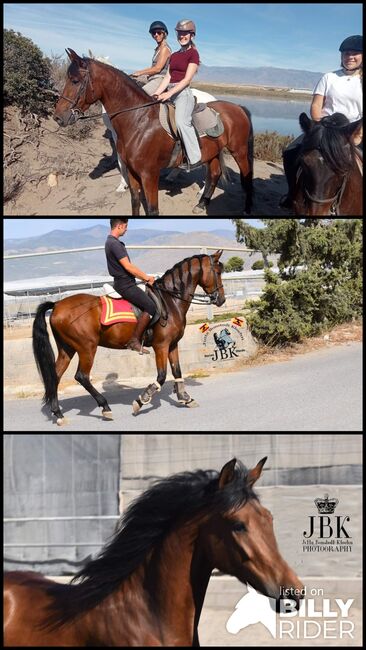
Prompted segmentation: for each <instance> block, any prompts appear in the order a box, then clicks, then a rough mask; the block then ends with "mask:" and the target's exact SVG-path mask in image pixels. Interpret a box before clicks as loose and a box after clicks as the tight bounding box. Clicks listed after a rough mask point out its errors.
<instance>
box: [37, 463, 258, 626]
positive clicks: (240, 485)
mask: <svg viewBox="0 0 366 650" xmlns="http://www.w3.org/2000/svg"><path fill="white" fill-rule="evenodd" d="M247 473H248V470H247V469H246V467H245V466H244V465H243V464H242V463H241V462H240V461H237V463H236V467H235V475H234V479H233V481H231V482H230V483H229V484H227V485H226V486H225V487H224V488H223V489H220V490H219V489H218V479H219V473H218V472H216V471H214V470H207V471H204V470H197V471H194V472H182V473H180V474H174V475H173V476H170V477H168V478H165V479H163V480H161V481H159V482H157V483H155V484H154V485H153V486H152V487H151V488H150V489H148V490H147V491H146V492H144V493H143V494H142V495H141V496H140V497H139V498H138V499H136V500H135V501H134V502H133V503H132V504H131V505H130V506H129V508H128V509H127V510H126V512H125V514H124V515H123V516H122V518H121V520H120V522H119V524H118V526H117V529H116V532H115V533H114V535H113V536H112V538H111V540H110V541H109V543H107V545H106V546H105V547H104V548H103V549H102V551H101V552H100V553H99V555H98V556H97V558H96V559H94V560H91V561H89V562H88V563H87V564H86V565H85V567H84V568H83V569H81V570H80V571H79V572H78V573H77V574H76V575H75V576H74V578H73V580H72V583H74V581H76V580H80V582H78V583H77V584H71V585H61V584H50V586H48V587H47V593H48V595H50V596H51V597H52V598H53V603H52V605H51V606H50V608H49V616H48V619H47V621H46V624H45V627H47V628H50V627H51V628H53V629H56V628H57V627H58V626H60V625H64V624H66V623H67V622H68V621H71V620H73V619H74V618H75V617H77V616H79V615H80V614H82V613H83V612H86V611H88V610H90V609H91V608H93V607H95V606H96V605H97V604H98V603H100V602H101V601H102V600H104V599H105V598H106V597H107V596H109V595H110V594H111V593H113V592H114V591H115V590H116V589H117V588H118V587H119V586H120V584H121V583H122V582H123V581H124V580H126V578H128V577H129V576H130V575H131V574H132V573H133V572H134V571H135V570H136V569H137V568H138V567H139V566H140V565H141V564H142V563H143V562H144V560H145V558H146V556H147V555H148V554H149V553H150V552H152V551H153V550H154V549H156V548H157V547H158V546H159V545H160V544H161V543H162V541H163V539H164V538H165V536H166V535H167V534H168V533H169V532H170V531H172V530H173V529H174V526H177V525H178V524H179V523H183V522H185V521H189V520H192V519H193V518H195V517H196V516H197V515H199V514H201V513H202V514H214V513H224V512H227V511H232V510H237V509H238V508H240V507H241V506H242V505H244V503H246V502H247V501H248V500H249V499H258V497H257V496H256V494H255V493H254V491H253V490H252V489H251V488H249V487H248V486H247V485H246V477H247Z"/></svg>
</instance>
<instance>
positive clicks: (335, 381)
mask: <svg viewBox="0 0 366 650" xmlns="http://www.w3.org/2000/svg"><path fill="white" fill-rule="evenodd" d="M152 379H153V378H152ZM186 385H187V389H188V392H189V393H190V394H191V395H192V397H194V399H195V400H197V402H199V404H200V408H198V409H187V408H184V407H180V406H179V405H178V404H177V402H176V400H175V396H174V395H173V394H172V390H173V384H172V382H167V384H166V386H164V388H163V390H162V392H161V394H160V395H157V396H156V397H155V400H154V403H153V405H150V406H149V407H147V408H146V409H145V410H144V411H141V413H140V414H139V415H138V416H137V417H133V416H132V415H131V412H132V411H131V403H132V401H133V400H134V399H135V398H136V397H137V396H138V395H139V393H140V392H141V390H140V389H131V388H129V389H123V388H121V390H119V391H118V392H116V391H113V392H109V391H108V390H107V391H106V395H107V399H108V401H109V403H110V405H111V408H112V409H113V413H114V418H115V420H114V421H113V422H105V421H104V420H103V419H102V417H101V415H100V410H99V409H98V408H97V407H96V408H94V404H95V402H94V401H93V399H92V398H91V397H90V396H89V395H88V394H86V393H84V392H83V390H82V389H81V391H80V395H79V394H78V395H73V396H71V397H70V396H69V395H68V396H66V397H65V396H62V397H61V405H62V408H63V412H64V415H65V416H67V418H68V420H69V426H67V427H64V428H63V429H60V428H58V427H57V426H56V425H55V424H54V423H53V421H52V419H51V418H50V417H49V413H48V409H43V410H41V404H40V400H39V399H36V400H35V399H26V400H16V401H5V403H4V406H5V409H4V410H5V413H4V430H5V431H53V432H55V433H56V432H60V431H65V432H66V431H88V432H89V431H105V432H106V433H109V432H110V431H120V432H123V431H126V432H130V431H191V432H192V431H238V432H239V431H288V430H290V431H329V430H330V431H362V344H361V343H351V344H349V345H343V346H340V347H337V348H331V349H325V350H321V351H317V352H312V353H310V354H306V355H304V356H299V357H295V358H294V359H292V360H290V361H287V362H285V363H274V364H272V365H267V366H262V367H258V368H248V369H247V370H245V371H242V372H238V373H234V374H227V375H218V376H217V377H210V378H206V379H189V380H187V382H186Z"/></svg>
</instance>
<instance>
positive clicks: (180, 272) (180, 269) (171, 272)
mask: <svg viewBox="0 0 366 650" xmlns="http://www.w3.org/2000/svg"><path fill="white" fill-rule="evenodd" d="M204 257H207V255H193V257H186V258H185V259H184V260H181V261H180V262H177V264H175V265H174V266H173V267H172V268H171V269H169V270H168V271H166V272H165V273H164V275H163V276H162V277H161V278H159V280H157V281H156V282H155V284H157V285H158V287H159V286H160V287H163V288H164V289H167V288H168V287H167V286H166V282H167V281H168V280H169V278H170V277H171V278H172V281H173V288H174V290H176V291H178V290H179V291H181V290H182V289H183V265H184V264H185V263H186V262H187V264H188V280H189V282H190V281H191V279H192V274H191V268H192V262H193V260H198V261H199V264H200V269H201V273H202V272H203V267H202V263H203V258H204ZM176 271H177V272H178V276H179V280H180V286H179V287H177V286H176V284H175V282H176Z"/></svg>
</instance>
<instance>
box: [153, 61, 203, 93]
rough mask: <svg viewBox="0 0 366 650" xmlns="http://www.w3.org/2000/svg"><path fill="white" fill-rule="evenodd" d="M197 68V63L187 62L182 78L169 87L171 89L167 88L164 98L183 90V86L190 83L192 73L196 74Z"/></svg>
mask: <svg viewBox="0 0 366 650" xmlns="http://www.w3.org/2000/svg"><path fill="white" fill-rule="evenodd" d="M197 70H198V65H197V63H189V64H188V67H187V72H186V75H185V77H184V79H182V81H179V83H177V84H176V85H175V86H174V88H171V90H168V92H166V93H165V97H164V100H166V99H170V97H172V96H173V95H175V94H176V93H180V92H181V90H184V88H186V87H187V86H189V84H190V83H191V81H192V79H193V77H194V75H195V74H196V72H197ZM165 88H166V86H165ZM156 94H157V95H159V94H160V93H158V91H156Z"/></svg>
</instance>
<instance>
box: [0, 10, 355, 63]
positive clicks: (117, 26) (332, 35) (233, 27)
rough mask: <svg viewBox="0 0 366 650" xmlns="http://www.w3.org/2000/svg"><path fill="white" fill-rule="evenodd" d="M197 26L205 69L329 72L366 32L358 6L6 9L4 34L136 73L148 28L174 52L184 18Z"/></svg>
mask: <svg viewBox="0 0 366 650" xmlns="http://www.w3.org/2000/svg"><path fill="white" fill-rule="evenodd" d="M182 18H191V19H193V20H194V21H195V22H196V24H197V39H196V43H197V46H198V49H199V52H200V56H201V60H202V63H203V64H205V65H220V66H248V67H256V66H262V65H264V66H275V67H280V68H295V69H303V70H312V71H315V72H326V71H329V70H333V69H336V68H338V67H339V53H338V47H339V44H340V42H341V41H342V40H343V39H344V38H346V37H347V36H349V35H351V34H360V33H362V32H361V30H362V4H361V3H340V4H338V3H309V4H304V3H299V4H297V3H264V4H255V3H253V4H247V3H236V4H234V3H221V2H220V3H218V4H211V3H207V4H203V3H199V2H198V3H178V4H175V3H149V4H147V3H142V4H140V3H117V4H109V3H106V4H101V3H94V4H91V3H84V4H82V3H73V4H63V3H52V4H50V3H45V4H37V3H30V4H25V3H5V5H4V27H6V28H8V29H14V30H15V31H19V32H21V34H23V35H24V36H27V37H28V38H31V39H32V40H33V41H34V43H36V44H37V45H38V46H39V47H40V48H41V50H42V51H43V52H44V53H45V54H46V55H47V56H50V55H51V53H53V54H63V53H64V49H65V47H71V48H72V49H74V50H75V51H76V52H77V53H78V54H86V55H87V53H88V49H89V48H90V49H91V50H92V51H93V53H94V54H95V55H99V56H109V57H110V60H111V62H112V63H113V64H114V65H116V66H117V67H119V68H121V69H124V70H126V71H127V72H131V71H132V70H136V69H139V68H140V69H141V68H142V67H146V66H148V65H150V60H151V57H152V51H153V40H152V38H151V36H150V35H149V34H148V28H149V25H150V23H151V22H152V21H153V20H157V19H159V20H163V21H164V22H165V23H166V24H167V26H168V29H169V41H170V43H171V45H172V46H173V49H175V48H176V39H175V34H174V26H175V24H176V22H177V21H178V20H179V19H182Z"/></svg>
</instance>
